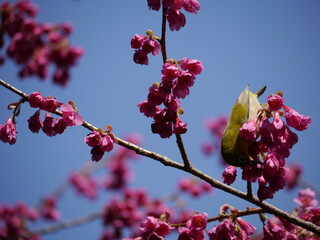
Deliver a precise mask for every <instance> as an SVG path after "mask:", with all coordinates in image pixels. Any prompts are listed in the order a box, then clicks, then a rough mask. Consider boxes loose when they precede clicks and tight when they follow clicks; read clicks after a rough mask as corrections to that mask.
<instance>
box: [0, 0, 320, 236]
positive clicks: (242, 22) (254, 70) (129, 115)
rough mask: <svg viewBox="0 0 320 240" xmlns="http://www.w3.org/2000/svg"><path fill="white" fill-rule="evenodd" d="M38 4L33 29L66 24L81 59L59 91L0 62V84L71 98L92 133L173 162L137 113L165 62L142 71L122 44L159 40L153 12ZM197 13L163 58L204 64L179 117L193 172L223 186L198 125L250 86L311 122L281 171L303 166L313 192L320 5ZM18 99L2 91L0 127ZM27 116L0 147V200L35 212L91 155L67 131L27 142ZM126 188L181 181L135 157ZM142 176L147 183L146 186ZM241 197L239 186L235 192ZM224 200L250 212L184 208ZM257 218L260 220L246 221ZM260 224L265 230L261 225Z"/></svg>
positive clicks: (217, 6) (66, 201) (168, 147)
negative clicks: (134, 139)
mask: <svg viewBox="0 0 320 240" xmlns="http://www.w3.org/2000/svg"><path fill="white" fill-rule="evenodd" d="M34 2H35V3H36V4H37V5H38V6H39V9H40V11H39V16H38V18H37V19H38V20H39V21H41V22H54V23H58V22H64V21H68V22H71V23H72V24H73V25H74V27H75V28H74V33H73V34H72V38H71V42H72V44H74V45H79V46H82V47H83V48H84V49H85V55H84V57H83V58H82V59H81V60H80V62H79V64H78V65H77V67H76V68H75V69H73V70H72V80H71V82H70V84H69V86H68V88H66V89H62V88H60V87H57V86H53V85H52V83H51V82H50V81H46V82H40V81H38V80H37V79H33V78H32V79H26V80H24V81H21V80H19V79H18V78H17V77H16V72H17V68H16V67H15V66H14V65H13V64H12V63H9V62H8V63H6V64H5V65H4V66H2V67H1V68H0V78H1V79H4V80H5V81H7V82H9V83H10V84H12V85H14V86H15V87H17V88H18V89H21V90H22V91H24V92H26V93H31V92H34V91H41V92H42V93H43V94H44V95H45V96H47V95H51V96H56V97H57V99H59V100H61V101H64V102H67V101H68V100H70V99H72V100H73V101H74V102H75V103H76V105H77V107H78V109H79V113H80V114H81V115H82V116H83V118H84V119H85V120H87V121H89V122H90V123H92V124H94V125H95V126H98V127H104V126H105V125H106V124H110V125H112V126H113V128H114V133H115V134H116V135H117V136H119V137H121V136H124V135H125V134H127V133H130V132H139V133H141V134H142V135H143V138H144V143H143V146H144V147H145V148H147V149H149V150H153V151H157V152H158V153H160V154H162V155H165V156H168V157H170V158H172V159H174V160H177V161H180V157H179V152H178V149H177V147H176V146H175V139H174V138H171V139H160V137H158V136H157V135H154V134H152V133H151V131H150V124H151V120H150V119H147V118H145V117H144V116H143V115H142V114H140V113H139V109H138V108H137V106H136V105H137V104H138V103H139V102H141V101H143V100H144V99H145V98H146V96H147V91H148V88H149V86H151V84H152V83H153V82H156V81H160V77H161V75H160V74H161V73H160V70H161V66H162V59H161V56H158V57H150V58H149V65H148V66H140V65H136V64H134V62H133V61H132V55H133V50H132V49H131V48H130V39H131V37H132V36H134V34H136V33H139V34H144V33H145V32H146V30H148V29H152V30H153V31H154V33H155V34H156V35H158V36H159V35H160V27H161V26H160V23H161V15H160V12H155V11H149V10H148V7H147V3H146V1H104V0H96V1H85V0H79V1H71V0H70V1H65V0H56V1H40V0H37V1H34ZM200 3H201V10H200V12H199V13H198V14H197V15H191V14H188V13H186V14H185V15H186V18H187V24H186V26H185V27H184V28H182V29H181V30H180V31H178V32H168V35H167V54H168V57H169V58H174V59H177V60H179V59H181V58H183V57H188V58H190V59H192V58H195V59H199V60H201V61H202V63H203V64H204V67H205V71H203V72H202V73H201V74H200V75H199V76H198V77H197V79H196V82H195V85H194V86H193V87H192V88H191V90H190V95H189V96H188V97H187V98H186V99H184V100H183V101H182V107H183V108H184V110H185V113H184V115H183V120H184V121H185V122H186V123H188V128H189V130H188V133H187V134H185V135H184V136H183V138H184V142H185V145H186V149H187V152H188V154H189V157H190V159H191V161H192V163H193V164H194V165H195V166H197V167H199V168H200V169H204V171H205V172H206V173H208V174H209V175H211V176H213V177H215V178H217V179H220V176H221V172H222V169H221V168H220V166H219V164H218V163H217V162H218V161H217V159H216V158H214V157H212V158H208V157H205V156H203V155H202V153H201V151H200V144H201V142H202V141H203V140H204V139H208V137H209V134H208V133H207V132H206V130H205V129H204V126H203V123H204V120H205V119H206V118H209V117H214V116H219V115H221V114H228V113H229V111H230V109H231V106H232V105H233V103H234V101H235V99H236V97H237V95H238V94H239V93H240V92H241V91H242V90H243V89H244V88H245V87H246V86H247V84H250V86H251V89H252V90H253V91H255V90H258V89H260V87H261V86H263V85H267V86H268V88H267V90H266V93H265V94H264V96H263V97H262V98H261V101H265V100H266V97H267V95H268V94H271V93H275V92H276V91H278V90H281V91H283V93H284V98H285V104H287V105H288V106H290V107H292V108H294V109H296V110H297V111H299V112H301V113H303V114H305V115H309V116H311V118H312V120H313V122H312V124H311V126H310V128H309V129H308V130H307V131H305V132H299V133H298V135H299V142H298V144H297V145H296V146H295V147H294V149H293V151H292V154H291V156H290V158H289V159H288V161H289V162H299V163H302V164H303V165H304V174H303V178H304V179H305V180H306V181H307V182H309V183H312V184H313V185H314V186H318V183H319V180H320V178H319V173H318V171H319V166H320V165H319V162H318V161H319V154H318V151H317V147H318V143H319V142H320V137H319V131H320V127H319V123H320V115H319V107H318V104H319V100H320V99H319V96H320V95H319V86H320V84H319V80H320V68H319V63H320V44H319V42H320V26H319V25H320V15H319V11H320V2H319V1H317V0H309V1H298V0H283V1H276V0H270V1H255V0H247V1H235V0H230V1H204V0H203V1H200ZM16 100H18V98H17V96H16V95H15V94H13V93H10V92H8V91H7V90H5V89H4V88H2V87H0V122H1V123H4V122H5V121H6V120H7V118H8V117H9V115H10V112H9V111H7V110H6V106H7V105H8V104H9V103H11V102H14V101H16ZM33 112H34V110H33V109H30V108H29V107H28V105H27V104H25V106H23V108H22V113H21V115H20V116H19V118H18V119H17V121H18V125H17V129H18V139H17V143H16V144H15V145H13V146H9V145H8V144H4V143H0V151H1V161H0V192H1V193H2V194H1V196H0V203H16V202H17V201H18V200H25V201H26V202H27V203H28V204H30V205H36V204H37V201H38V199H39V198H40V197H41V196H43V195H46V194H47V193H50V192H51V191H52V189H54V188H55V187H56V186H57V185H58V184H60V183H61V182H63V181H64V179H65V177H66V176H67V175H68V174H69V173H70V172H71V171H72V170H74V169H78V168H79V167H81V166H83V164H85V162H86V161H89V160H90V148H89V147H87V146H86V145H85V144H84V142H83V138H84V136H85V135H86V134H87V133H88V131H87V130H86V129H84V128H81V127H77V128H70V129H68V130H67V131H66V133H65V134H63V135H61V136H57V137H53V138H49V137H47V136H45V135H44V134H43V133H39V134H33V133H31V132H30V131H29V130H28V129H27V122H26V120H27V119H28V118H29V116H30V115H32V114H33ZM134 168H135V170H136V174H135V180H134V182H133V185H134V186H141V187H146V188H149V189H150V192H151V195H152V196H159V195H161V194H163V193H166V192H172V191H174V190H175V184H176V180H177V179H178V178H180V177H181V176H187V175H188V174H186V173H183V172H179V171H178V170H174V169H168V168H166V167H164V166H162V165H159V163H157V162H155V161H153V160H150V159H146V158H142V159H141V160H140V161H139V162H137V163H136V164H135V165H134ZM146 179H147V181H146ZM234 186H235V187H238V188H240V189H244V186H245V185H244V184H243V183H241V180H240V179H239V180H238V181H237V183H236V184H235V185H234ZM296 194H297V191H294V192H290V193H288V192H280V193H278V194H276V196H275V199H274V200H272V201H271V202H272V203H274V204H275V205H276V206H278V207H280V208H283V209H285V210H291V209H293V208H294V206H295V205H294V203H293V201H292V198H293V197H294V196H295V195H296ZM225 199H227V200H228V202H229V203H231V204H232V205H233V206H234V207H236V208H239V209H241V208H242V209H243V208H244V207H245V206H250V205H248V204H246V203H245V202H243V201H241V200H237V199H236V198H234V197H232V196H229V195H226V194H224V193H222V192H221V191H218V190H217V191H215V193H214V194H213V195H212V196H210V197H208V198H206V199H204V200H203V201H200V202H198V201H191V202H190V207H191V208H194V209H195V210H198V211H200V212H202V211H206V212H208V213H210V214H212V215H214V214H216V213H217V211H218V208H219V206H220V205H221V204H222V203H223V202H224V201H223V200H225ZM106 200H107V199H101V200H100V201H99V202H98V203H92V204H90V203H88V202H87V201H85V200H82V199H78V197H77V196H76V195H75V194H73V193H69V194H67V195H66V196H64V197H63V199H62V200H61V203H60V204H59V207H60V209H61V210H62V211H63V214H64V216H65V217H66V218H67V219H71V218H73V217H76V216H80V215H84V214H86V213H88V212H90V211H93V210H97V209H99V208H100V206H101V205H103V203H104V202H105V201H106ZM253 221H258V220H257V219H256V218H253ZM259 226H260V227H261V224H259V225H258V227H259ZM100 233H101V228H100V223H99V222H97V221H96V222H94V223H92V224H90V225H88V226H86V227H79V228H75V229H71V230H66V231H62V232H61V233H58V234H54V235H48V236H44V237H43V239H48V240H51V239H59V238H75V237H77V239H97V237H98V236H99V234H100Z"/></svg>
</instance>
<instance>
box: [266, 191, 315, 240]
mask: <svg viewBox="0 0 320 240" xmlns="http://www.w3.org/2000/svg"><path fill="white" fill-rule="evenodd" d="M315 195H316V194H315V192H314V191H312V190H311V189H310V188H307V189H303V190H300V192H299V195H298V198H295V199H294V201H295V203H297V204H298V206H297V207H296V209H295V211H294V213H293V214H294V215H296V216H297V217H299V218H301V219H303V220H306V221H308V222H312V223H314V224H316V225H318V226H319V224H320V207H319V206H318V201H317V200H316V199H315ZM318 238H319V237H318V236H316V235H315V234H314V233H312V232H309V231H306V230H305V229H302V228H300V227H298V226H296V225H294V224H291V223H290V222H288V221H286V220H284V219H281V218H273V219H268V222H267V224H265V225H264V227H263V237H262V238H261V239H280V240H286V239H293V240H298V239H318Z"/></svg>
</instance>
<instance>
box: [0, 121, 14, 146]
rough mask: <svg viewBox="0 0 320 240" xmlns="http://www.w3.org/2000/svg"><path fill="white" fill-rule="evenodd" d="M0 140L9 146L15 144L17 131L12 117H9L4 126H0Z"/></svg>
mask: <svg viewBox="0 0 320 240" xmlns="http://www.w3.org/2000/svg"><path fill="white" fill-rule="evenodd" d="M0 140H1V141H2V142H4V143H9V144H10V145H12V144H15V143H16V140H17V130H16V125H15V123H14V120H13V118H12V117H10V118H9V119H8V120H7V122H6V123H5V124H2V125H0Z"/></svg>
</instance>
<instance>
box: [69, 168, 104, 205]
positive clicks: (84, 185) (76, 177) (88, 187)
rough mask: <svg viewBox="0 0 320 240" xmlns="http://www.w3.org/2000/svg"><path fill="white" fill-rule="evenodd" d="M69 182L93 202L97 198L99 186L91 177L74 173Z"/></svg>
mask: <svg viewBox="0 0 320 240" xmlns="http://www.w3.org/2000/svg"><path fill="white" fill-rule="evenodd" d="M69 182H70V183H71V185H72V186H73V187H74V188H75V189H76V190H77V192H78V193H80V194H81V195H84V196H85V197H87V198H88V199H91V200H92V199H96V198H97V187H98V184H97V181H96V180H95V179H94V178H93V177H92V176H91V175H88V174H85V173H81V172H73V173H72V174H71V175H70V177H69Z"/></svg>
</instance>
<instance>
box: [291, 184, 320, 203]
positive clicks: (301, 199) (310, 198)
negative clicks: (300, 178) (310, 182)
mask: <svg viewBox="0 0 320 240" xmlns="http://www.w3.org/2000/svg"><path fill="white" fill-rule="evenodd" d="M315 197H316V194H315V192H314V191H312V190H311V189H310V188H306V189H303V190H300V192H299V195H298V198H295V199H294V202H295V203H297V204H298V205H299V206H300V207H303V208H306V207H315V206H317V205H318V201H317V200H316V198H315Z"/></svg>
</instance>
